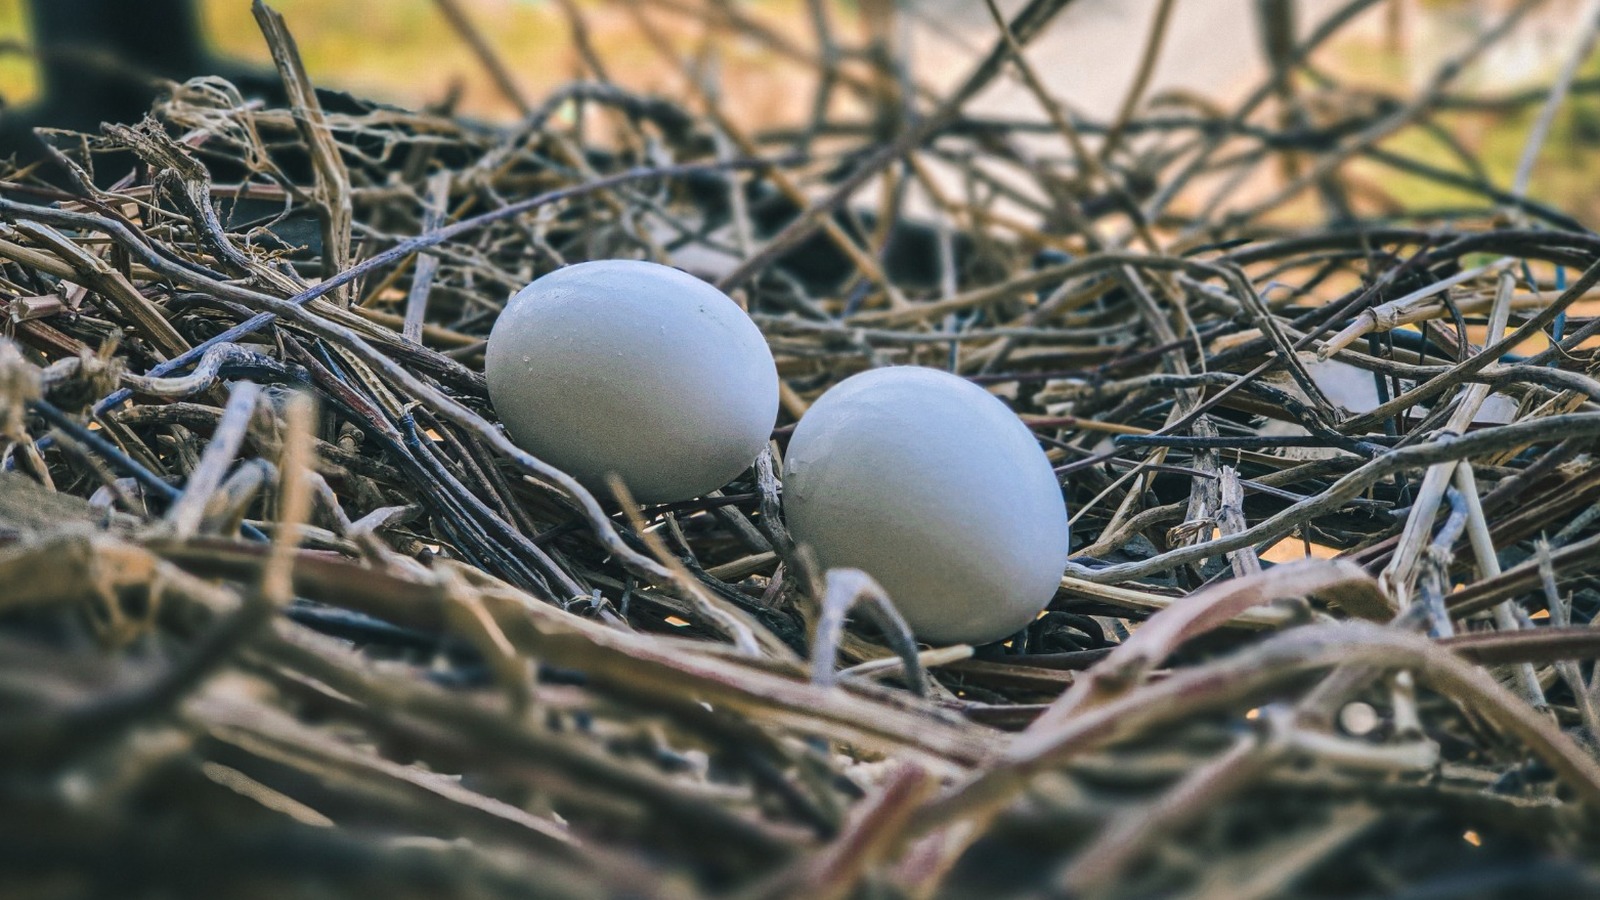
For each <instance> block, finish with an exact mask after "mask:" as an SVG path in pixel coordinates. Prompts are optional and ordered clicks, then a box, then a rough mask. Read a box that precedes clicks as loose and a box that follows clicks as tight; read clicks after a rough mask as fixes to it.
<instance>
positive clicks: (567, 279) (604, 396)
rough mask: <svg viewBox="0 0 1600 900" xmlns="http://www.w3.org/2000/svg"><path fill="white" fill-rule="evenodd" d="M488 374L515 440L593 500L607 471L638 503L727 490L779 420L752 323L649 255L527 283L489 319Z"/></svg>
mask: <svg viewBox="0 0 1600 900" xmlns="http://www.w3.org/2000/svg"><path fill="white" fill-rule="evenodd" d="M484 373H485V375H486V376H487V379H488V384H489V397H490V399H491V400H493V401H494V407H495V411H496V412H497V413H498V414H499V416H500V420H501V421H502V422H503V423H504V424H505V427H506V431H507V432H508V433H509V434H510V436H511V438H512V440H514V441H516V443H517V444H518V445H519V446H521V447H522V448H523V449H525V450H527V451H528V452H529V453H532V454H533V455H534V456H537V457H539V458H540V459H542V460H544V461H545V462H548V463H550V464H552V465H554V466H556V467H557V468H560V469H562V470H564V471H566V472H568V473H569V474H571V475H572V476H573V477H575V478H577V479H578V480H579V481H580V482H582V483H583V484H584V485H585V486H586V487H588V488H589V489H591V490H593V491H596V492H599V493H601V495H602V496H605V495H608V494H609V491H608V490H607V488H606V475H607V473H609V472H616V473H617V474H618V475H621V476H622V480H623V482H624V483H626V484H627V486H628V489H629V490H630V491H631V492H632V493H633V495H634V497H635V499H637V500H639V501H640V502H643V503H663V502H669V501H674V500H685V499H688V498H690V497H696V496H699V495H701V494H704V493H706V492H708V491H711V490H714V489H716V488H719V487H721V486H723V485H724V484H726V483H727V482H728V481H729V480H731V479H732V478H733V477H734V476H736V475H738V474H739V473H740V472H741V471H743V470H744V469H745V468H746V467H747V466H749V465H750V464H751V463H752V462H753V461H754V460H755V458H756V456H757V454H759V453H760V452H761V449H762V447H764V446H766V442H767V439H768V437H769V436H770V435H771V433H772V427H773V425H774V423H775V422H776V421H777V417H778V370H777V367H776V366H775V365H774V364H773V361H772V353H771V351H770V350H768V348H767V342H766V339H765V338H764V337H763V336H762V334H761V331H760V329H758V328H757V327H756V325H755V323H754V322H752V321H751V320H750V317H749V316H747V315H745V313H744V311H743V310H741V309H740V308H739V306H738V305H737V304H735V303H734V302H733V301H732V300H731V299H729V298H728V296H727V295H726V294H724V293H722V292H721V291H719V290H717V289H716V288H715V287H713V286H712V285H710V284H707V283H706V282H704V281H701V280H700V279H698V278H695V277H694V276H692V275H689V274H687V273H684V272H680V271H678V270H677V269H673V268H671V267H669V266H663V265H659V264H657V263H651V262H641V261H636V260H596V261H593V262H584V263H577V264H576V265H571V266H567V267H565V268H562V269H557V270H556V271H554V272H551V273H550V274H548V275H545V276H543V277H541V278H538V279H536V280H535V281H534V282H532V283H531V284H529V285H528V286H527V287H525V288H523V289H522V290H521V291H519V292H518V293H517V295H516V296H514V297H512V298H511V302H510V303H508V304H507V305H506V308H505V310H504V311H503V312H502V313H501V314H500V318H499V320H498V321H496V322H495V325H494V330H493V331H492V332H490V334H489V343H488V348H487V350H486V351H485V362H484Z"/></svg>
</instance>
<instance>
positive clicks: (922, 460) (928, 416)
mask: <svg viewBox="0 0 1600 900" xmlns="http://www.w3.org/2000/svg"><path fill="white" fill-rule="evenodd" d="M783 508H784V518H785V520H786V521H787V523H788V525H789V529H790V532H791V533H792V534H793V536H794V538H795V540H796V541H798V542H800V543H803V544H809V545H810V546H811V548H812V550H813V551H815V553H816V554H817V559H818V561H819V562H820V563H821V564H822V565H823V566H824V567H827V568H837V567H846V566H849V567H855V568H859V569H862V570H864V571H866V572H867V573H868V574H870V575H872V576H873V577H874V578H876V579H877V580H878V583H879V584H881V585H883V587H884V589H885V590H886V591H888V593H889V597H890V599H891V600H893V601H894V604H895V607H896V608H898V609H899V610H900V613H901V615H902V616H904V617H905V619H906V622H907V623H908V624H909V625H910V626H911V629H912V631H913V632H915V633H916V635H917V637H918V638H919V639H921V640H923V641H927V642H930V643H935V644H947V643H958V642H959V643H973V644H979V643H988V642H990V641H997V640H1002V639H1004V638H1006V637H1009V636H1010V635H1012V634H1014V633H1016V632H1017V631H1019V630H1021V629H1022V628H1023V627H1024V626H1026V625H1027V624H1028V623H1029V622H1031V621H1033V619H1034V618H1035V617H1037V616H1038V614H1039V613H1040V611H1042V610H1043V609H1044V608H1045V606H1046V605H1047V604H1049V602H1050V598H1051V597H1052V596H1054V594H1055V591H1056V586H1057V585H1058V584H1059V582H1060V579H1061V573H1062V570H1063V569H1064V568H1065V567H1066V562H1067V556H1068V544H1067V509H1066V504H1065V502H1064V501H1063V499H1062V496H1061V489H1060V487H1059V486H1058V483H1057V481H1056V476H1055V472H1054V471H1052V469H1051V466H1050V461H1049V459H1048V458H1046V456H1045V455H1044V451H1043V450H1041V449H1040V447H1039V444H1038V442H1037V441H1036V440H1034V437H1033V435H1032V433H1031V432H1029V430H1028V428H1027V426H1026V425H1024V424H1023V423H1022V421H1021V420H1020V419H1018V418H1017V416H1016V414H1014V413H1013V412H1012V411H1011V410H1010V409H1008V408H1007V407H1006V405H1005V404H1004V403H1002V402H1000V401H999V400H998V399H996V398H995V397H993V396H990V395H989V393H988V392H987V391H985V390H983V389H982V388H980V387H978V386H976V385H974V384H971V383H970V382H968V381H966V380H965V379H962V378H959V377H957V376H955V375H951V374H949V373H947V372H942V371H939V370H937V369H926V368H917V367H912V366H902V367H891V368H883V369H873V370H871V371H867V372H863V373H861V374H859V375H854V376H851V377H850V378H847V379H845V380H844V381H842V382H840V383H839V384H838V385H837V386H835V387H834V388H833V389H831V390H829V391H828V392H827V393H825V394H823V395H822V397H821V398H820V399H819V400H817V402H816V404H815V405H813V406H812V407H811V409H810V410H808V411H807V412H806V414H805V416H804V417H803V418H801V420H800V423H799V425H797V426H796V427H795V430H794V435H793V436H792V438H791V439H790V442H789V450H788V454H787V458H786V459H785V461H784V489H783Z"/></svg>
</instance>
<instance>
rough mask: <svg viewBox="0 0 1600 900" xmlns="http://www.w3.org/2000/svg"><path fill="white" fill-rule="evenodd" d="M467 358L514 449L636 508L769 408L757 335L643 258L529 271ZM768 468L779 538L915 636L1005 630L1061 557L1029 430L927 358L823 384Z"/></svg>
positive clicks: (727, 455)
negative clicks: (881, 596)
mask: <svg viewBox="0 0 1600 900" xmlns="http://www.w3.org/2000/svg"><path fill="white" fill-rule="evenodd" d="M484 369H485V374H486V376H487V379H488V386H489V396H490V399H491V400H493V402H494V405H495V409H496V411H497V412H498V413H499V415H500V419H501V421H502V422H503V423H504V424H505V427H506V431H507V432H508V433H509V434H510V436H511V437H512V439H513V440H515V441H516V442H517V443H518V444H519V445H520V446H522V447H523V448H524V449H526V450H527V451H528V452H530V453H532V454H534V455H535V456H538V457H540V458H541V459H543V460H545V461H546V462H548V463H550V464H552V465H555V466H557V467H558V468H561V469H563V470H565V471H566V472H568V473H570V474H571V475H572V476H573V477H574V478H577V479H578V480H579V481H580V482H582V483H583V484H584V485H585V486H587V487H589V488H591V489H593V490H597V491H600V490H603V489H604V486H605V480H606V477H607V476H608V475H609V474H611V473H616V474H617V475H618V476H620V477H621V478H622V480H623V483H625V484H626V485H627V486H628V488H629V490H630V491H631V492H632V493H633V494H634V496H635V497H636V498H637V499H639V500H640V501H643V502H649V503H660V502H670V501H675V500H684V499H688V498H691V497H695V496H699V495H701V494H704V493H706V492H708V491H711V490H714V489H716V488H719V487H721V486H722V485H724V484H726V483H727V482H728V481H730V480H732V479H733V478H734V477H736V476H737V475H738V474H739V473H740V472H742V471H744V470H745V469H746V468H748V467H749V466H750V464H751V463H752V462H753V461H754V460H755V458H756V457H757V456H758V455H759V454H760V452H761V449H762V448H763V447H764V446H766V443H767V441H768V439H769V437H770V436H771V433H772V428H773V426H774V425H775V424H776V422H777V415H778V371H777V367H776V365H774V363H773V361H772V354H771V351H770V350H769V349H768V347H767V343H766V339H765V338H764V337H763V336H762V334H761V331H760V329H758V328H757V327H756V325H755V323H754V322H752V321H751V320H750V318H749V316H747V315H745V313H744V311H743V310H742V309H740V308H739V306H738V305H737V304H735V303H734V302H733V301H732V300H731V299H729V298H728V296H727V295H725V294H723V293H722V292H721V291H719V290H717V289H716V288H715V287H713V286H712V285H710V284H707V283H706V282H703V281H701V280H700V279H698V278H695V277H694V276H692V275H689V274H686V273H684V272H680V271H678V270H677V269H673V268H670V267H667V266H662V265H658V264H655V263H649V262H639V261H633V260H599V261H594V262H586V263H579V264H577V265H572V266H567V267H565V268H562V269H558V270H556V271H554V272H552V273H550V274H548V275H545V276H543V277H542V278H539V279H537V280H535V281H534V282H533V283H531V284H529V285H528V286H527V287H526V288H523V289H522V290H521V291H520V292H518V293H517V295H516V296H514V297H513V298H512V299H511V302H510V303H509V304H507V306H506V308H505V311H504V312H503V313H501V315H500V318H499V320H498V321H497V322H496V323H495V326H494V330H493V331H492V332H491V334H490V335H489V342H488V348H487V350H486V359H485V364H484ZM783 480H784V499H783V506H784V517H785V519H786V521H787V523H788V526H789V530H790V532H791V534H792V535H793V536H794V539H795V540H796V541H797V542H799V543H802V544H806V545H809V546H810V547H811V548H812V550H813V551H814V552H815V554H816V556H817V559H818V561H819V562H820V563H821V564H822V565H823V566H825V567H827V568H837V567H853V568H859V569H862V570H863V571H865V572H867V573H868V574H870V575H871V576H872V577H873V578H875V579H876V580H877V581H878V583H879V584H881V585H882V586H883V588H884V590H885V591H887V592H888V594H889V597H890V599H891V600H892V601H893V602H894V604H895V606H896V608H897V609H899V610H900V613H901V615H902V616H904V617H905V619H906V621H907V623H908V624H909V625H910V627H911V629H912V631H913V632H914V633H915V634H916V635H917V637H918V638H920V639H921V640H924V641H928V642H932V643H958V642H960V643H987V642H990V641H996V640H1001V639H1004V638H1006V637H1008V636H1010V635H1011V634H1014V633H1015V632H1017V631H1018V630H1020V629H1021V628H1023V627H1025V626H1026V625H1027V624H1028V623H1029V622H1031V621H1032V620H1033V619H1034V618H1035V617H1037V616H1038V614H1039V612H1040V611H1041V610H1043V609H1044V607H1045V606H1046V605H1047V604H1048V603H1049V602H1050V598H1051V597H1052V596H1053V595H1054V593H1055V589H1056V585H1057V584H1058V582H1059V580H1060V577H1061V571H1062V569H1063V568H1064V567H1065V564H1066V560H1067V554H1068V548H1067V513H1066V507H1065V504H1064V503H1063V501H1062V497H1061V490H1060V487H1059V485H1058V484H1057V482H1056V478H1055V473H1054V471H1053V470H1052V469H1051V466H1050V462H1049V459H1048V458H1047V457H1046V456H1045V455H1044V452H1043V451H1042V450H1041V449H1040V448H1039V445H1038V443H1037V442H1036V441H1035V440H1034V437H1033V434H1032V433H1031V432H1030V431H1029V430H1028V428H1027V427H1026V426H1025V425H1023V424H1022V422H1021V421H1020V420H1019V419H1018V418H1017V417H1016V416H1015V415H1014V414H1013V413H1012V412H1011V410H1010V409H1008V408H1007V407H1006V406H1005V404H1003V403H1001V402H1000V401H999V400H997V399H996V398H995V397H993V396H991V395H990V394H989V393H988V392H987V391H984V390H983V389H982V388H979V387H977V386H976V385H973V384H971V383H970V382H967V381H966V380H964V379H962V378H959V377H956V376H954V375H951V374H948V373H946V372H942V371H939V370H936V369H926V368H918V367H912V366H902V367H891V368H883V369H874V370H870V371H867V372H863V373H861V374H859V375H854V376H852V377H850V378H847V379H845V380H844V381H842V382H840V383H839V384H838V385H836V386H835V387H833V388H832V389H831V390H829V391H827V392H826V393H825V394H823V396H822V397H821V398H820V399H819V400H818V401H817V402H816V403H815V404H814V405H813V406H812V407H811V409H810V410H809V411H807V412H806V414H805V416H804V417H802V419H801V420H800V423H799V424H798V425H797V426H796V427H795V430H794V434H793V435H792V436H791V438H790V441H789V448H788V453H787V454H786V459H785V463H784V475H783Z"/></svg>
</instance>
